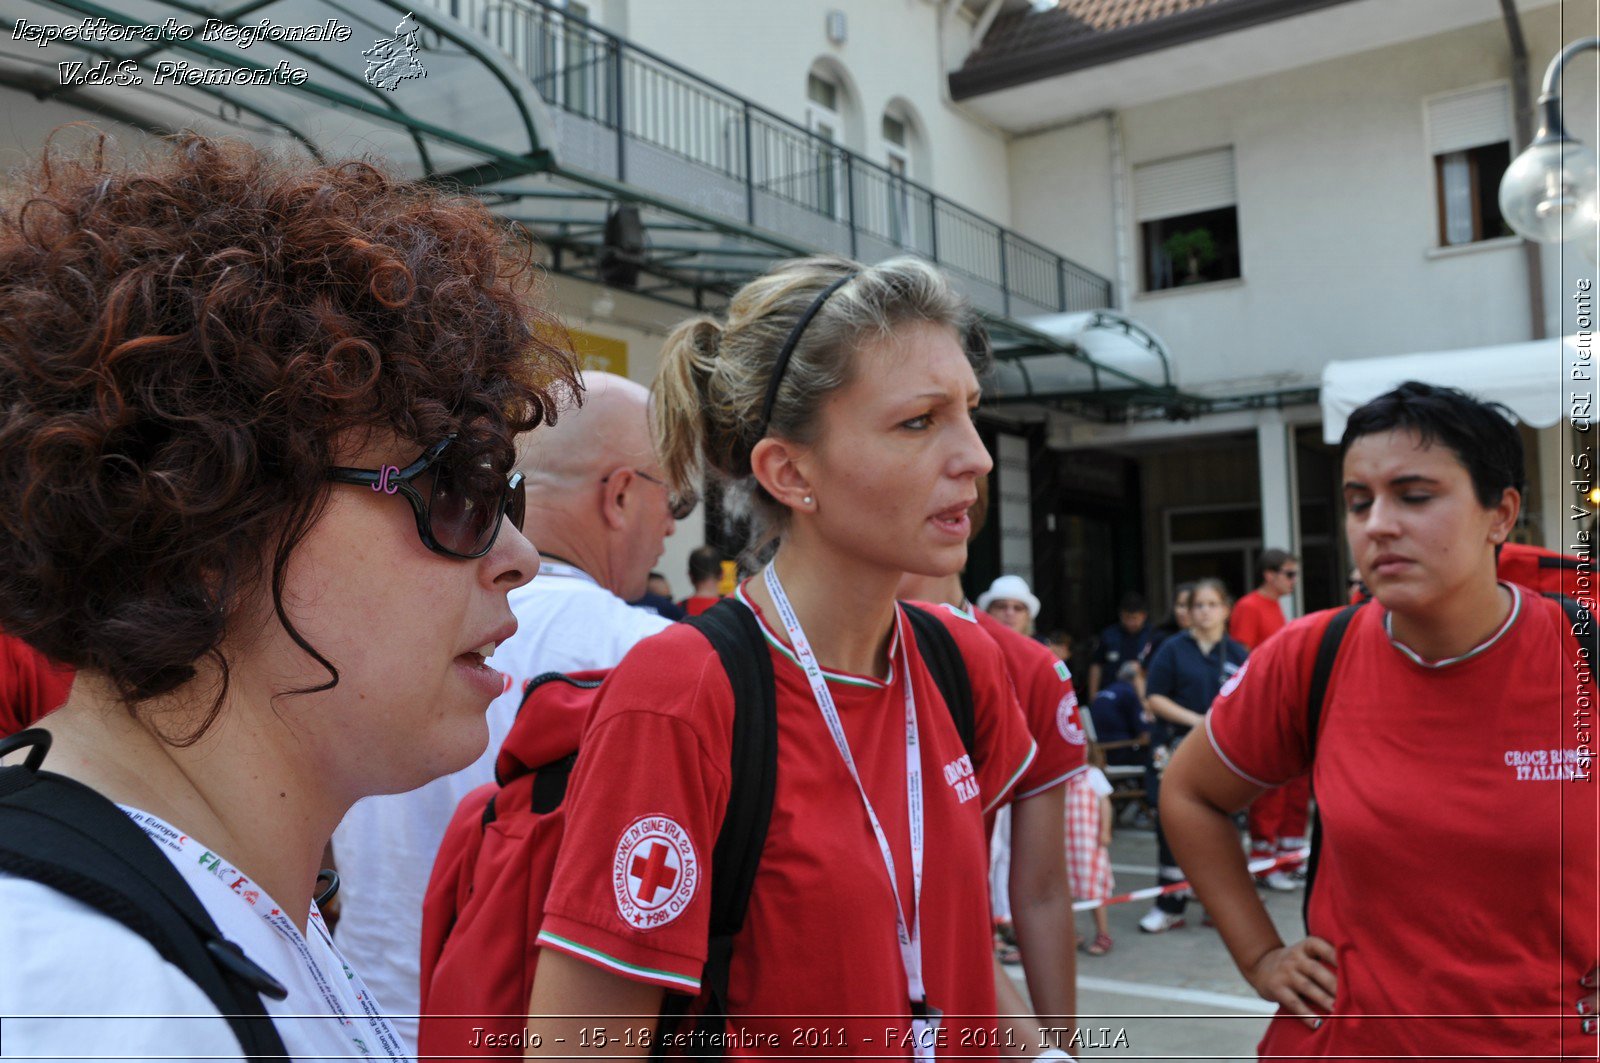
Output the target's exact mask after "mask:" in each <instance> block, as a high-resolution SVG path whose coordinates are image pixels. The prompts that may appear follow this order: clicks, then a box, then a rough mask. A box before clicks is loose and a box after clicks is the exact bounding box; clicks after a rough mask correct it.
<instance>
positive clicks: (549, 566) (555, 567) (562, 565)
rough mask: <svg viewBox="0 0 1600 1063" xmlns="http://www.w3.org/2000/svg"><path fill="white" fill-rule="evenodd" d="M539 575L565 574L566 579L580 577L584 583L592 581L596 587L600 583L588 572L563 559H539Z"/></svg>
mask: <svg viewBox="0 0 1600 1063" xmlns="http://www.w3.org/2000/svg"><path fill="white" fill-rule="evenodd" d="M539 575H541V576H565V577H566V578H568V579H581V580H583V581H584V582H586V583H593V584H594V585H595V586H596V587H598V586H599V585H600V584H599V582H598V581H597V580H596V579H595V578H594V577H593V576H591V575H589V573H587V572H585V571H584V570H583V569H581V568H579V567H578V566H576V565H569V564H567V563H566V562H565V561H540V562H539Z"/></svg>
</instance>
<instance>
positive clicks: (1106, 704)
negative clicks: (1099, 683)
mask: <svg viewBox="0 0 1600 1063" xmlns="http://www.w3.org/2000/svg"><path fill="white" fill-rule="evenodd" d="M1143 712H1144V710H1143V708H1142V707H1141V706H1140V705H1139V693H1138V691H1136V690H1134V689H1133V687H1132V685H1130V684H1128V683H1124V682H1123V681H1122V680H1120V679H1119V680H1117V681H1116V682H1115V683H1112V684H1111V685H1110V686H1108V687H1106V688H1105V689H1104V690H1102V691H1100V693H1098V694H1096V695H1095V697H1094V700H1093V701H1091V702H1089V714H1090V715H1091V716H1092V717H1093V718H1094V734H1095V737H1096V738H1098V739H1099V740H1100V741H1101V742H1121V741H1123V740H1124V739H1128V738H1138V737H1139V736H1140V735H1142V734H1144V732H1145V723H1144V715H1143Z"/></svg>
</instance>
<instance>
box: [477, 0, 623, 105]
mask: <svg viewBox="0 0 1600 1063" xmlns="http://www.w3.org/2000/svg"><path fill="white" fill-rule="evenodd" d="M568 16H572V17H573V18H579V19H584V20H587V19H588V17H589V8H588V5H587V4H582V3H579V2H578V0H557V2H556V3H555V4H554V5H553V10H551V11H550V12H549V13H547V14H545V15H543V16H541V18H542V20H543V25H542V26H541V27H540V29H541V31H542V32H541V33H540V34H539V37H538V43H537V45H536V47H537V49H538V50H537V54H536V57H535V63H534V65H535V70H534V79H533V81H534V85H535V86H536V87H537V88H538V90H539V95H540V96H542V97H544V99H545V101H546V102H547V103H552V104H555V105H557V106H559V107H562V108H565V109H566V110H568V111H571V112H573V113H574V114H579V115H582V116H583V117H585V118H591V119H594V120H596V121H604V120H607V119H608V118H609V115H606V114H603V113H601V111H602V108H601V105H600V100H601V98H602V94H603V92H604V91H605V90H604V88H603V85H602V83H601V79H602V78H603V77H604V76H605V71H604V69H603V63H604V50H603V49H602V47H601V46H600V43H599V42H598V41H597V40H595V39H594V38H593V37H592V35H591V33H590V31H589V30H588V29H586V28H584V26H582V25H581V24H580V23H577V22H572V21H569V20H568ZM484 18H485V20H486V21H487V20H489V19H491V18H492V19H493V22H492V25H491V27H490V28H491V29H492V31H493V32H492V33H491V36H492V37H493V38H494V40H495V43H497V44H499V45H500V47H501V48H504V49H505V50H506V51H507V52H509V53H510V54H511V55H512V57H513V58H515V59H517V60H518V62H519V63H525V62H526V61H527V59H528V58H529V57H528V56H527V55H526V53H527V51H528V49H529V47H530V43H529V42H530V41H532V40H533V38H532V37H531V35H530V34H529V33H528V32H527V30H526V27H525V26H524V25H523V24H522V23H521V22H519V21H518V20H517V19H516V18H515V17H512V14H511V13H510V12H509V11H507V10H505V9H502V8H491V9H489V10H488V11H487V12H486V13H485V16H484Z"/></svg>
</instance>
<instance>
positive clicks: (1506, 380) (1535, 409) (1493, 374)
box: [1322, 335, 1595, 443]
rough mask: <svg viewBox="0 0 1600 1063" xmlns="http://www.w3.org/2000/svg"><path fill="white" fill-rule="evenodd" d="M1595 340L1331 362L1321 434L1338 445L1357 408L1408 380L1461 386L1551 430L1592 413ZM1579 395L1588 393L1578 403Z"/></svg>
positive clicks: (1566, 339)
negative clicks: (1347, 422) (1556, 425)
mask: <svg viewBox="0 0 1600 1063" xmlns="http://www.w3.org/2000/svg"><path fill="white" fill-rule="evenodd" d="M1593 354H1594V350H1593V338H1592V337H1591V336H1588V335H1585V336H1584V337H1583V346H1582V347H1581V348H1580V347H1579V337H1577V336H1566V337H1564V338H1562V339H1556V338H1555V337H1551V338H1550V339H1547V340H1533V341H1532V342H1529V343H1509V344H1505V345H1504V346H1500V347H1469V348H1467V349H1465V350H1458V351H1434V352H1431V353H1428V354H1402V355H1396V356H1394V357H1390V358H1358V359H1354V360H1350V361H1341V362H1329V363H1328V364H1327V366H1326V367H1325V368H1324V369H1323V370H1322V438H1323V440H1324V441H1325V442H1328V443H1337V442H1339V440H1340V438H1341V437H1343V435H1344V426H1345V422H1346V421H1347V420H1348V419H1349V417H1350V414H1351V412H1352V411H1354V410H1355V408H1356V407H1358V406H1361V405H1363V404H1364V403H1367V402H1370V401H1371V400H1373V399H1375V398H1377V397H1378V396H1379V395H1382V394H1383V393H1384V392H1386V391H1389V390H1391V389H1393V388H1394V387H1396V386H1397V385H1399V384H1403V383H1405V382H1406V381H1407V380H1416V381H1420V382H1421V383H1424V384H1437V385H1444V386H1448V387H1453V388H1460V389H1461V390H1462V391H1465V392H1467V393H1468V394H1470V395H1472V396H1474V397H1476V398H1479V399H1482V400H1484V401H1485V402H1498V403H1502V404H1504V405H1505V406H1507V407H1508V408H1510V410H1511V412H1512V413H1514V414H1516V415H1517V419H1518V420H1520V421H1523V422H1525V423H1527V424H1530V425H1532V426H1533V427H1535V428H1549V427H1550V426H1551V425H1553V424H1556V423H1557V422H1559V421H1560V420H1561V419H1562V418H1563V417H1572V416H1573V414H1574V412H1575V411H1576V412H1577V414H1578V416H1581V417H1584V418H1589V417H1592V416H1593V414H1594V411H1593V410H1592V409H1591V408H1590V405H1589V403H1590V402H1591V401H1592V398H1593V395H1594V390H1595V385H1594V378H1595V370H1594V364H1595V363H1594V358H1593ZM1577 396H1586V397H1587V398H1584V399H1582V400H1581V401H1579V402H1574V398H1575V397H1577Z"/></svg>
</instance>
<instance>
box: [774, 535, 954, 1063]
mask: <svg viewBox="0 0 1600 1063" xmlns="http://www.w3.org/2000/svg"><path fill="white" fill-rule="evenodd" d="M766 585H767V593H769V594H771V595H772V602H773V604H774V605H775V606H776V607H777V609H778V616H779V618H780V619H781V620H782V621H783V628H784V631H785V632H786V633H787V634H788V636H789V643H790V645H791V646H792V647H793V648H794V655H795V657H796V659H797V660H799V662H800V667H801V668H802V669H803V670H804V671H805V674H806V681H807V682H808V683H810V684H811V694H812V696H813V697H815V698H816V701H817V708H818V710H820V711H821V713H822V720H823V722H824V723H825V724H827V726H828V733H829V734H830V735H832V736H833V744H834V746H836V747H837V748H838V750H839V756H840V757H841V758H843V760H844V766H845V769H846V770H847V771H849V773H850V778H851V779H852V780H853V781H854V782H855V784H856V793H857V794H859V795H860V797H861V804H862V806H863V807H864V808H865V809H866V812H867V821H868V822H869V823H871V824H872V834H873V837H874V839H876V841H877V843H878V853H879V855H880V856H882V857H883V866H884V868H885V869H886V870H887V871H888V872H889V889H890V891H891V892H892V893H893V894H894V911H895V932H896V934H897V935H898V937H899V939H900V962H901V963H902V964H904V965H905V971H906V988H907V992H908V993H909V994H910V998H911V999H910V1001H909V1005H910V1010H911V1014H912V1023H911V1031H912V1034H913V1037H914V1040H915V1045H916V1048H915V1058H916V1059H918V1060H932V1059H933V1058H934V1041H935V1040H936V1039H937V1034H936V1031H937V1030H938V1028H939V1015H940V1012H939V1010H938V1009H937V1008H934V1007H932V1006H930V1005H929V1004H928V992H927V988H926V987H925V986H924V985H923V982H922V850H923V840H924V839H923V805H922V751H921V749H920V747H919V745H918V736H917V703H916V698H915V697H914V695H913V694H912V692H911V669H910V667H909V656H910V654H909V651H907V650H906V649H905V646H906V639H905V637H904V635H905V633H904V632H900V636H901V637H900V638H899V640H898V641H899V643H900V646H901V652H902V654H904V655H905V657H906V658H907V661H906V662H905V663H904V664H903V666H902V668H901V671H900V674H901V678H902V681H903V683H904V686H905V702H906V809H907V813H908V815H909V817H910V820H911V904H912V912H911V918H910V920H907V919H906V913H905V908H904V906H903V905H902V904H901V903H900V887H899V885H898V883H899V881H900V880H899V877H898V876H897V875H896V874H895V866H894V853H893V852H892V851H891V850H890V848H889V839H888V836H887V835H885V834H884V831H883V825H882V824H881V823H880V822H879V821H878V814H877V812H876V811H874V810H873V807H872V801H871V800H869V799H868V797H867V790H866V787H865V786H863V785H862V783H861V774H860V772H858V771H857V770H856V762H855V758H854V757H853V756H851V755H850V742H849V740H848V739H847V738H846V737H845V733H844V724H843V722H842V721H841V720H840V719H839V710H838V708H837V707H836V706H835V705H834V701H833V694H832V693H831V692H830V691H829V690H828V681H827V679H825V678H824V677H823V674H822V666H821V665H820V664H818V663H817V658H816V655H815V654H813V653H812V652H811V644H810V643H809V642H807V641H806V636H805V632H804V631H802V630H800V619H799V617H797V616H796V615H795V612H794V607H793V606H792V605H790V604H789V596H788V595H787V594H785V593H784V590H783V584H782V583H781V582H779V580H778V573H777V569H776V568H775V567H774V566H772V565H768V566H767V569H766ZM899 623H900V615H899V610H898V609H896V610H895V624H896V625H897V626H898V625H899Z"/></svg>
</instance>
